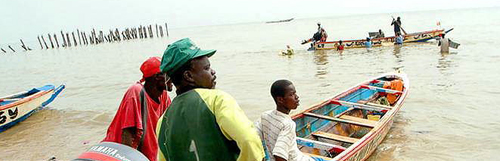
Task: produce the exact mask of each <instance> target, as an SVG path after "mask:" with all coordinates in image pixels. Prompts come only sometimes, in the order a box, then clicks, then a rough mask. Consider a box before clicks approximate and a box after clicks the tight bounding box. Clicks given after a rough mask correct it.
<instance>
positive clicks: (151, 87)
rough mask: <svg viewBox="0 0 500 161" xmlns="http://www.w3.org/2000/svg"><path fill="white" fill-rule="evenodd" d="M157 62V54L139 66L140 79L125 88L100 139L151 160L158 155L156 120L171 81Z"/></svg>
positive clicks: (159, 60) (166, 105)
mask: <svg viewBox="0 0 500 161" xmlns="http://www.w3.org/2000/svg"><path fill="white" fill-rule="evenodd" d="M160 65H161V58H160V57H151V58H149V59H148V60H146V61H145V62H144V63H143V64H142V65H141V72H142V74H143V76H142V79H141V81H140V82H137V83H135V84H134V85H132V86H131V87H129V88H128V90H127V92H126V93H125V96H124V97H123V99H122V102H121V103H120V107H119V108H118V111H117V112H116V115H115V117H114V118H113V121H112V122H111V124H110V125H109V128H108V131H107V134H106V138H104V140H103V141H106V142H116V143H121V144H125V145H128V146H130V147H132V148H134V149H138V150H139V151H141V152H142V153H143V154H144V155H145V156H146V157H147V158H148V159H149V160H151V161H156V160H157V155H158V142H157V141H156V133H155V130H156V123H157V122H158V119H159V118H160V117H161V115H162V114H163V112H165V110H166V109H167V108H168V106H169V105H170V103H171V101H170V97H169V96H168V94H167V88H168V91H170V90H171V88H172V82H171V81H170V79H169V78H168V76H167V75H166V74H165V73H161V71H160ZM142 82H144V85H143V84H142ZM144 107H145V108H144ZM144 122H146V123H144Z"/></svg>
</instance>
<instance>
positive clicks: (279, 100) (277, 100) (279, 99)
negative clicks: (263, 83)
mask: <svg viewBox="0 0 500 161" xmlns="http://www.w3.org/2000/svg"><path fill="white" fill-rule="evenodd" d="M283 99H284V98H283V97H280V96H278V97H276V102H278V104H280V105H282V104H283Z"/></svg>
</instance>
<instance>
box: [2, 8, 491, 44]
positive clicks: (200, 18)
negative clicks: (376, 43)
mask: <svg viewBox="0 0 500 161" xmlns="http://www.w3.org/2000/svg"><path fill="white" fill-rule="evenodd" d="M0 3H1V5H0V15H2V16H1V18H0V22H1V25H2V27H1V29H2V30H0V44H2V43H5V42H4V41H12V38H15V39H18V37H20V36H27V34H28V33H46V32H57V31H60V30H61V29H63V30H65V29H66V30H73V29H76V28H80V29H86V30H88V29H89V28H92V27H95V28H102V29H108V28H113V27H118V28H124V27H129V26H138V25H141V24H154V23H164V22H168V23H169V27H172V28H180V27H191V26H205V25H220V24H233V23H245V22H262V21H271V20H279V19H288V18H292V17H294V18H311V17H331V16H338V15H349V14H367V13H392V12H407V11H421V10H442V9H456V8H479V7H498V6H500V0H474V1H472V0H465V1H456V0H379V1H374V0H348V1H347V0H344V1H338V0H248V1H241V0H215V1H214V0H175V1H174V0H149V1H146V0H1V2H0Z"/></svg>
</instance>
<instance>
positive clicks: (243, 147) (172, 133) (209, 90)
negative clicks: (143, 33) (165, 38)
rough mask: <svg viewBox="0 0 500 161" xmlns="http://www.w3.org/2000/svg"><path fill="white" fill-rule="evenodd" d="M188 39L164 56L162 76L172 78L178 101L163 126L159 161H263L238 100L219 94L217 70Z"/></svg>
mask: <svg viewBox="0 0 500 161" xmlns="http://www.w3.org/2000/svg"><path fill="white" fill-rule="evenodd" d="M215 52H216V50H201V49H200V48H198V47H197V46H196V45H195V44H194V43H193V42H192V41H191V40H190V39H189V38H185V39H181V40H178V41H176V42H174V43H172V45H170V46H169V47H167V49H166V50H165V52H164V53H163V59H162V62H161V70H162V72H166V73H167V74H168V76H170V77H171V78H172V82H173V83H174V85H175V87H176V89H177V91H176V93H177V96H176V97H175V98H174V100H173V101H172V104H171V106H170V107H169V108H168V110H167V111H166V112H165V113H164V114H163V116H162V117H161V118H160V120H159V121H158V127H157V129H156V130H157V131H158V144H159V154H160V155H159V160H160V161H165V160H168V161H236V160H237V161H261V160H262V158H264V150H263V147H262V142H261V140H260V138H259V135H258V134H257V131H255V130H254V129H255V127H254V125H253V123H252V122H251V121H250V120H249V119H248V118H247V116H246V115H245V113H244V112H243V110H242V109H241V108H240V106H239V105H238V103H237V102H236V100H235V99H234V98H233V97H232V96H231V95H229V94H228V93H226V92H223V91H221V90H217V89H214V88H215V85H216V81H215V79H216V76H215V70H213V69H212V68H211V65H210V61H209V60H208V58H209V57H210V56H212V55H214V54H215Z"/></svg>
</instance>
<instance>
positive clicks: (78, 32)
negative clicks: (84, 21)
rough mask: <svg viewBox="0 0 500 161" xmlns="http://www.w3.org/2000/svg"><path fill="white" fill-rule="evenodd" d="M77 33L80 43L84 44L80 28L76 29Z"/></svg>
mask: <svg viewBox="0 0 500 161" xmlns="http://www.w3.org/2000/svg"><path fill="white" fill-rule="evenodd" d="M76 34H77V35H78V43H79V44H80V45H82V37H81V36H80V30H79V29H76Z"/></svg>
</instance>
